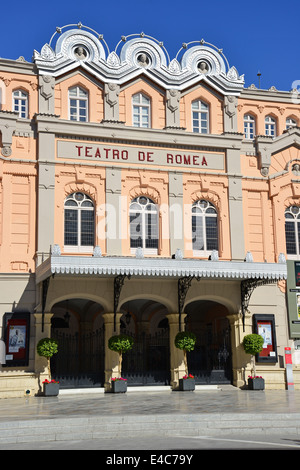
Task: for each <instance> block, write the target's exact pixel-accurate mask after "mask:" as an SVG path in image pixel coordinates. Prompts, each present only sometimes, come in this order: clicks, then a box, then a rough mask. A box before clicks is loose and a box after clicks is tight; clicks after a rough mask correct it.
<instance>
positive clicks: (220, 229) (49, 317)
mask: <svg viewBox="0 0 300 470" xmlns="http://www.w3.org/2000/svg"><path fill="white" fill-rule="evenodd" d="M109 47H110V46H108V45H107V44H106V42H105V40H104V39H103V37H102V35H97V34H96V33H95V32H94V31H93V30H91V29H90V28H88V27H84V26H83V25H81V24H79V25H74V26H72V27H65V28H58V29H57V31H56V33H55V34H54V35H53V36H52V38H51V40H50V41H49V43H46V44H45V45H44V46H43V47H42V49H41V51H40V52H38V51H34V55H33V60H32V62H31V63H29V62H26V61H25V60H24V59H23V58H19V59H18V60H10V59H1V60H0V92H1V95H0V96H1V110H0V133H1V142H0V143H1V155H0V214H1V217H0V253H1V256H0V273H1V274H0V298H1V311H0V332H1V333H2V334H1V351H2V352H1V355H0V359H1V361H0V362H1V365H0V397H7V396H10V397H14V396H23V395H24V394H31V395H35V394H38V393H39V392H40V389H41V385H40V384H41V383H42V379H44V378H48V369H47V365H46V360H44V359H43V358H41V357H39V356H38V355H37V353H36V345H37V343H38V341H39V340H40V339H41V338H43V337H53V338H55V339H57V341H58V344H59V352H58V354H57V355H56V356H55V357H54V358H53V359H52V364H51V368H52V374H53V376H54V378H55V379H57V380H59V381H60V384H61V388H66V389H68V388H82V387H94V388H99V389H104V390H105V391H106V392H109V391H111V379H112V378H114V377H118V376H119V375H120V374H121V373H122V377H125V378H127V381H128V386H137V385H139V386H147V385H148V386H149V385H151V386H153V385H164V386H166V387H171V388H172V389H173V390H177V389H178V387H179V379H181V378H182V377H183V376H184V375H185V373H186V371H185V368H184V361H183V353H182V351H179V350H178V349H176V348H175V346H174V338H175V336H176V334H177V333H178V331H182V330H187V331H192V332H194V334H195V335H196V337H197V342H196V347H195V350H194V351H193V352H191V353H190V354H189V357H188V363H189V372H191V373H192V374H193V375H194V376H195V380H196V388H197V386H198V387H201V386H205V385H215V386H216V387H217V386H219V385H221V384H224V383H230V384H233V385H234V386H236V387H240V388H243V387H246V386H247V377H248V375H251V372H252V371H251V365H250V358H249V357H248V356H247V355H246V354H245V353H244V352H243V350H242V346H241V345H242V341H243V337H244V336H245V335H246V334H249V333H252V332H254V333H259V334H261V335H262V336H263V337H264V340H265V341H264V346H263V350H262V352H261V353H260V354H259V355H258V356H257V357H256V362H257V364H256V369H257V371H258V372H259V375H261V376H263V377H264V379H265V386H266V388H267V389H285V388H286V387H287V381H286V369H285V351H286V349H285V348H291V350H292V352H293V374H294V375H293V378H294V382H295V387H298V388H299V386H300V385H299V384H300V375H299V374H300V372H299V370H300V358H299V357H298V356H299V352H298V343H299V341H300V313H298V311H299V312H300V308H298V304H299V306H300V300H299V302H298V289H300V281H299V279H298V261H297V260H300V243H299V240H300V236H299V234H298V231H300V154H299V148H300V131H299V122H300V121H299V120H300V105H299V98H298V93H297V90H291V91H278V90H276V89H275V88H274V87H272V88H271V89H269V90H262V89H257V88H256V87H255V86H254V85H251V86H250V87H248V88H246V87H245V82H244V76H243V75H240V74H239V72H238V71H237V69H236V68H235V67H234V66H230V65H229V62H228V60H227V58H226V57H225V56H224V55H223V53H222V52H221V51H220V50H219V49H218V48H216V47H214V46H212V45H211V44H208V43H206V42H205V41H200V42H198V43H195V42H193V43H189V44H185V45H184V46H183V47H182V48H181V49H180V50H179V52H178V54H177V55H176V57H175V58H173V59H172V58H170V57H169V55H168V52H167V51H166V50H165V48H164V46H163V44H162V43H160V42H158V41H156V40H155V39H153V38H152V37H150V36H147V35H145V34H143V33H142V34H141V35H138V36H135V35H131V36H128V37H125V36H123V37H122V40H121V41H120V43H119V44H117V46H116V47H115V49H112V50H110V48H109ZM298 218H299V219H298ZM298 220H299V221H298ZM299 233H300V232H299ZM299 266H300V261H299ZM298 284H299V287H298ZM299 299H300V290H299ZM298 315H299V318H298ZM119 333H126V334H130V335H131V336H132V337H133V338H134V347H133V349H132V351H131V352H130V353H128V355H127V356H126V357H125V358H124V360H123V370H122V371H120V370H119V367H118V355H117V353H115V352H112V351H110V350H109V349H108V347H107V341H108V339H109V338H110V336H112V335H114V334H119ZM299 348H300V343H299Z"/></svg>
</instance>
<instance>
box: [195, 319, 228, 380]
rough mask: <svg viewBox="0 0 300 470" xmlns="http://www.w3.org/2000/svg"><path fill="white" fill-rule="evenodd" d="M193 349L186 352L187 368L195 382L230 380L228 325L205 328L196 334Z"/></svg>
mask: <svg viewBox="0 0 300 470" xmlns="http://www.w3.org/2000/svg"><path fill="white" fill-rule="evenodd" d="M196 338H197V342H196V345H195V349H194V351H191V352H190V353H188V355H187V357H188V370H189V373H191V374H192V375H194V376H195V382H196V384H199V385H201V384H203V385H204V384H225V383H231V382H232V354H231V342H230V327H229V326H228V327H227V328H225V329H222V330H218V331H215V332H213V331H211V330H210V329H207V330H205V331H203V332H201V333H198V334H196Z"/></svg>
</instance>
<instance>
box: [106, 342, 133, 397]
mask: <svg viewBox="0 0 300 470" xmlns="http://www.w3.org/2000/svg"><path fill="white" fill-rule="evenodd" d="M132 346H133V338H132V337H131V336H128V335H122V334H121V335H115V336H111V337H110V338H109V340H108V347H109V349H110V350H111V351H115V352H117V353H118V354H119V368H118V369H119V370H118V372H119V377H115V378H113V379H112V380H111V386H112V389H111V390H112V392H113V393H124V392H126V391H127V380H126V379H124V378H123V377H121V371H122V356H123V354H124V353H126V352H127V351H129V350H130V349H131V348H132Z"/></svg>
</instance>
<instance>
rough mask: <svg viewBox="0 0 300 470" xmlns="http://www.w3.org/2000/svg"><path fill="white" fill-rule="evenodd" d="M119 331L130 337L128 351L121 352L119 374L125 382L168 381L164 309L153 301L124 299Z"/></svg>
mask: <svg viewBox="0 0 300 470" xmlns="http://www.w3.org/2000/svg"><path fill="white" fill-rule="evenodd" d="M121 311H122V312H123V316H122V317H121V333H126V334H130V335H131V336H133V339H134V345H133V348H132V350H131V351H128V352H127V353H126V354H124V355H123V363H122V377H124V378H126V379H127V382H128V385H131V386H138V385H169V384H170V339H169V325H168V320H167V318H166V316H165V315H166V313H167V309H166V308H165V307H164V306H163V305H161V304H160V303H158V302H155V301H152V300H145V299H139V300H133V301H130V302H126V303H125V304H124V305H123V306H122V308H121Z"/></svg>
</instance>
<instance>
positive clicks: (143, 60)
mask: <svg viewBox="0 0 300 470" xmlns="http://www.w3.org/2000/svg"><path fill="white" fill-rule="evenodd" d="M137 62H138V64H139V65H140V67H147V66H148V65H149V64H150V58H149V57H148V56H147V54H145V52H142V53H141V54H139V55H138V56H137Z"/></svg>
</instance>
